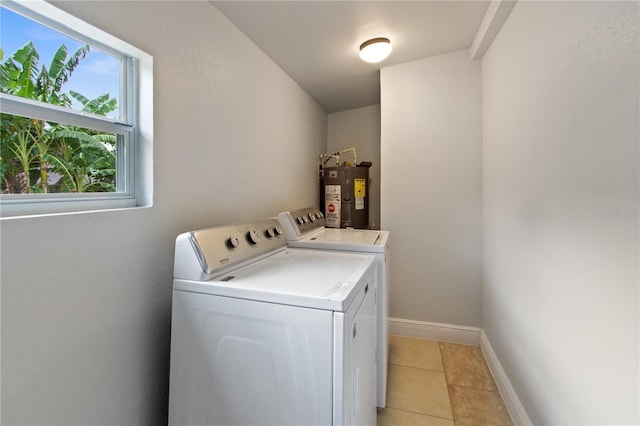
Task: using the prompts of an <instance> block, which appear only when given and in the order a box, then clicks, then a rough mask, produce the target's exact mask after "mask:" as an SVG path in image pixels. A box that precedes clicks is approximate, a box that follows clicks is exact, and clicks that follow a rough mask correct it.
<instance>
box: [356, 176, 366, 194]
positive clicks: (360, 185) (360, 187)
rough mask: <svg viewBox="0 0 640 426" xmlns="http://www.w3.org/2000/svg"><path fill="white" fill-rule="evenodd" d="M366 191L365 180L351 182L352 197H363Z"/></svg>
mask: <svg viewBox="0 0 640 426" xmlns="http://www.w3.org/2000/svg"><path fill="white" fill-rule="evenodd" d="M366 189H367V180H366V179H354V180H353V195H354V196H355V197H364V196H365V195H364V194H365V193H366Z"/></svg>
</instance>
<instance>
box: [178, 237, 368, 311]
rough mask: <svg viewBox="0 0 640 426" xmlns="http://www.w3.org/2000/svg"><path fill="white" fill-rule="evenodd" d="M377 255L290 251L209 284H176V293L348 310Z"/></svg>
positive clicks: (203, 282)
mask: <svg viewBox="0 0 640 426" xmlns="http://www.w3.org/2000/svg"><path fill="white" fill-rule="evenodd" d="M374 262H375V256H373V255H366V254H359V253H333V252H331V251H322V250H302V249H286V250H283V251H280V252H278V253H276V254H273V255H271V256H268V257H265V258H263V259H261V260H259V261H257V262H254V263H252V264H249V265H246V266H243V267H240V268H238V269H235V270H230V271H227V272H226V273H225V274H224V275H221V276H219V277H217V278H215V279H212V280H209V281H187V280H180V279H176V280H174V290H179V291H189V292H195V293H204V294H211V295H218V296H227V297H234V298H241V299H250V300H257V301H264V302H272V303H281V304H286V305H293V306H302V307H308V308H316V309H325V310H333V311H340V312H344V311H346V310H347V308H348V307H349V305H350V304H351V302H352V300H353V298H355V296H356V294H357V292H358V290H359V289H360V287H361V286H362V285H364V283H365V281H366V280H367V279H370V277H373V275H372V274H373V271H374Z"/></svg>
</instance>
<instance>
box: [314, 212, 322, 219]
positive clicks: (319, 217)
mask: <svg viewBox="0 0 640 426" xmlns="http://www.w3.org/2000/svg"><path fill="white" fill-rule="evenodd" d="M316 216H317V217H318V219H322V218H323V217H324V216H323V214H322V212H318V213H316Z"/></svg>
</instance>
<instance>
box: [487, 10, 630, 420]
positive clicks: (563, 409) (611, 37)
mask: <svg viewBox="0 0 640 426" xmlns="http://www.w3.org/2000/svg"><path fill="white" fill-rule="evenodd" d="M638 5H639V4H638V3H637V2H624V3H622V2H518V3H517V4H516V6H515V8H514V9H513V11H512V13H511V16H510V17H509V19H508V20H507V22H506V24H505V25H504V27H503V28H502V31H501V33H500V34H499V35H498V37H497V39H496V40H495V41H494V42H493V45H492V46H491V48H490V49H489V51H488V53H487V54H486V55H485V57H484V59H483V60H482V84H483V95H484V109H483V127H484V142H483V151H484V161H483V170H484V173H483V181H484V198H483V202H484V228H483V230H484V266H485V269H484V283H483V285H484V289H483V328H484V330H485V332H486V333H487V336H488V337H489V340H490V341H491V344H492V346H493V348H494V350H495V352H496V353H497V355H498V357H499V359H500V361H501V363H502V365H503V367H504V369H505V371H506V372H507V374H508V376H509V379H510V380H511V382H512V384H513V386H514V388H515V390H516V392H517V394H518V396H519V398H520V399H521V401H522V403H523V405H524V407H525V408H526V410H527V413H528V415H529V417H530V418H531V420H532V422H533V424H572V425H578V424H638V423H639V422H640V418H639V417H638V401H639V399H640V395H639V393H638V378H639V375H638V373H639V371H638V356H639V354H638V344H639V342H638V335H639V329H638V319H639V318H638V283H639V275H638V260H639V251H638V238H639V234H638V201H639V200H638V189H639V188H638V178H639V173H638V141H639V136H640V135H639V124H638V123H639V121H638V120H639V117H640V108H639V103H638V102H639V101H638V97H639V94H640V90H639V89H640V87H639V84H638V80H639V71H640V70H639V59H640V57H639V54H638V46H639V43H640V37H639V26H638V12H639V9H638Z"/></svg>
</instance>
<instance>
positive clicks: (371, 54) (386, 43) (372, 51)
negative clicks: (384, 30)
mask: <svg viewBox="0 0 640 426" xmlns="http://www.w3.org/2000/svg"><path fill="white" fill-rule="evenodd" d="M391 50H392V48H391V41H390V40H389V39H388V38H385V37H377V38H372V39H371V40H367V41H365V42H364V43H362V44H361V45H360V59H362V60H363V61H365V62H371V63H375V62H380V61H383V60H384V59H385V58H386V57H387V56H389V53H391Z"/></svg>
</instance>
